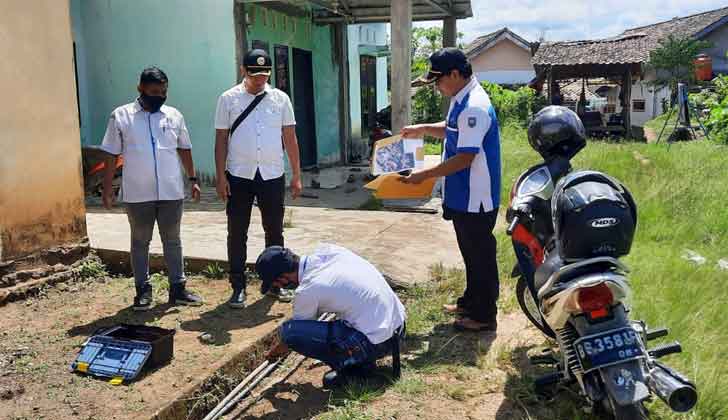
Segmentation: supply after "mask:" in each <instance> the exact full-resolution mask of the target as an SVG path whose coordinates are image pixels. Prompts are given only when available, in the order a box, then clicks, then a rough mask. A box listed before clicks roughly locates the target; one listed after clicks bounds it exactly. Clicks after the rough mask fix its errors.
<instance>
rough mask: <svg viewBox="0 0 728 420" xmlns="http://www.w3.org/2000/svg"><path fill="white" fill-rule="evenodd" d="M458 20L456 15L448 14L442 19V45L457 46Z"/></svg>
mask: <svg viewBox="0 0 728 420" xmlns="http://www.w3.org/2000/svg"><path fill="white" fill-rule="evenodd" d="M456 22H457V21H456V20H455V17H454V16H448V17H446V18H445V19H443V20H442V46H443V47H455V46H456V45H455V42H456V41H457V37H458V33H457V23H456Z"/></svg>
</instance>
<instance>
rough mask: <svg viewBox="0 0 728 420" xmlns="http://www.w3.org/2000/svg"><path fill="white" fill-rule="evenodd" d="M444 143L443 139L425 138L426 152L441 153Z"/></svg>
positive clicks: (428, 153) (429, 153)
mask: <svg viewBox="0 0 728 420" xmlns="http://www.w3.org/2000/svg"><path fill="white" fill-rule="evenodd" d="M442 143H443V140H440V139H434V138H425V154H426V155H438V156H439V155H441V154H442Z"/></svg>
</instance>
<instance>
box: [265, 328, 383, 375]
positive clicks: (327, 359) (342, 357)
mask: <svg viewBox="0 0 728 420" xmlns="http://www.w3.org/2000/svg"><path fill="white" fill-rule="evenodd" d="M279 334H280V337H281V341H283V343H285V344H286V345H287V346H288V347H289V348H290V349H291V350H293V351H295V352H297V353H300V354H302V355H304V356H306V357H310V358H312V359H316V360H320V361H322V362H324V363H326V364H327V365H329V366H331V368H332V369H334V370H336V371H340V370H342V369H346V368H350V367H353V366H357V365H366V364H369V363H374V362H375V361H376V360H377V359H381V358H382V357H385V356H387V355H388V354H391V352H392V344H391V340H387V341H385V342H384V343H381V344H372V342H371V341H369V339H368V338H367V336H366V335H364V334H363V333H362V332H360V331H358V330H356V329H355V328H353V327H352V326H351V325H350V324H349V323H348V322H346V321H342V320H336V321H329V322H325V321H308V320H291V321H286V322H284V323H283V325H281V327H280V330H279Z"/></svg>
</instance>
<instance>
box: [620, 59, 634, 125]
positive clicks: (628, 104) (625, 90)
mask: <svg viewBox="0 0 728 420" xmlns="http://www.w3.org/2000/svg"><path fill="white" fill-rule="evenodd" d="M631 110H632V71H631V69H630V68H629V66H628V67H627V70H626V71H625V73H624V76H623V77H622V121H623V122H624V134H625V137H627V138H628V139H631V138H632V112H631Z"/></svg>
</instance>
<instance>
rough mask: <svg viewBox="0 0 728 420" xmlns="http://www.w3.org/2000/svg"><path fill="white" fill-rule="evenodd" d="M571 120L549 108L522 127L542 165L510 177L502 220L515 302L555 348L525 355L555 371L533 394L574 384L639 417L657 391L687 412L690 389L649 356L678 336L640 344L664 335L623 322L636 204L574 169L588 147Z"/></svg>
mask: <svg viewBox="0 0 728 420" xmlns="http://www.w3.org/2000/svg"><path fill="white" fill-rule="evenodd" d="M583 133H584V128H583V125H582V124H581V121H580V120H579V118H578V116H577V115H576V114H575V113H573V112H572V111H570V110H568V109H567V108H564V107H555V106H551V107H547V108H545V109H544V110H542V111H540V112H539V113H538V114H537V115H536V116H535V117H534V120H533V122H532V123H531V125H530V126H529V142H530V144H531V146H532V147H533V148H534V149H535V150H536V151H538V152H539V153H540V154H541V156H542V157H543V159H544V161H543V162H542V163H539V164H537V165H535V166H533V167H531V168H529V169H528V170H526V171H525V172H523V173H522V174H521V175H520V176H519V177H518V178H517V180H516V182H515V183H514V185H513V188H512V190H511V198H510V203H509V208H508V211H507V214H506V219H507V221H508V222H509V226H508V228H507V234H508V235H510V236H511V239H512V242H513V248H514V251H515V254H516V258H517V265H516V267H514V271H513V276H514V277H516V276H517V277H518V281H517V286H516V294H517V299H518V303H519V305H520V307H521V309H522V310H523V312H524V314H525V315H526V317H527V318H528V319H529V321H530V322H531V323H532V324H533V325H535V326H536V327H537V328H538V329H539V330H541V331H542V332H543V333H544V334H545V335H546V336H548V337H550V338H552V339H554V340H555V341H556V344H557V347H558V350H557V351H555V352H545V353H543V354H539V355H535V356H533V357H531V362H532V363H534V364H544V365H551V366H554V367H555V370H554V371H553V372H552V373H550V374H548V375H546V376H543V377H540V378H538V379H536V381H535V388H536V391H537V392H538V393H541V394H550V393H552V391H553V390H554V389H557V388H558V386H559V385H572V384H576V385H577V386H578V389H579V393H580V395H582V396H583V397H584V398H585V399H586V402H587V404H588V405H589V406H590V408H592V409H596V410H604V411H607V412H608V413H611V414H612V415H613V416H614V417H615V418H616V419H620V420H627V419H646V418H647V417H648V413H647V410H646V409H645V407H644V402H645V401H646V400H647V399H649V398H650V397H651V396H652V395H657V396H658V397H659V398H660V399H662V400H663V401H664V402H665V403H666V404H667V405H668V406H669V407H670V408H671V409H672V410H674V411H676V412H681V413H682V412H687V411H689V410H691V409H692V408H693V407H694V406H695V404H696V402H697V398H698V394H697V391H696V388H695V385H694V384H693V383H692V382H690V380H688V379H687V378H686V377H684V376H683V375H682V374H680V373H679V372H676V371H675V370H673V369H671V368H670V367H668V366H667V365H665V364H663V363H661V362H659V361H658V360H657V359H659V358H661V357H664V356H666V355H669V354H673V353H679V352H681V351H682V348H681V346H680V344H679V343H678V342H673V343H669V344H664V345H658V346H656V347H653V348H649V349H648V348H647V342H648V341H651V340H654V339H656V338H659V337H664V336H666V335H667V334H668V330H667V329H666V328H656V329H649V328H648V327H647V326H646V325H645V323H644V322H643V321H634V320H631V319H630V306H629V298H630V295H631V288H630V286H629V280H628V278H627V273H628V271H629V269H628V268H627V267H626V266H625V264H624V263H622V262H621V261H620V260H619V257H621V256H624V255H627V254H628V253H629V249H630V247H631V242H632V238H633V235H634V230H635V228H636V221H637V210H636V205H635V203H634V200H633V199H632V197H631V195H630V193H629V191H628V190H627V189H626V187H624V185H622V184H621V183H620V182H619V181H617V180H615V179H613V178H612V177H610V176H608V175H606V174H603V173H600V172H596V171H577V172H574V171H572V167H571V163H570V160H571V159H572V158H573V157H574V156H575V155H576V154H577V153H578V152H579V151H580V150H581V149H582V148H583V147H584V146H585V145H586V142H585V140H584V135H583Z"/></svg>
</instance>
